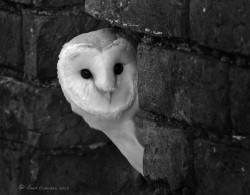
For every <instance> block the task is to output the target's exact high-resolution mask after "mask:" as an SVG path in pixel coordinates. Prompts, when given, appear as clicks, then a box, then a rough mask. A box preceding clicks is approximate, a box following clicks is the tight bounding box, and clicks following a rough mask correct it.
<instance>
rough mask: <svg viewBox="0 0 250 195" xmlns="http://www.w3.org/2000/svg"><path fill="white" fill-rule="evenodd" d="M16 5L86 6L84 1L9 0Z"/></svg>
mask: <svg viewBox="0 0 250 195" xmlns="http://www.w3.org/2000/svg"><path fill="white" fill-rule="evenodd" d="M8 1H11V2H15V3H21V4H26V5H33V6H36V7H61V6H72V5H84V0H53V1H49V0H35V1H34V0H8Z"/></svg>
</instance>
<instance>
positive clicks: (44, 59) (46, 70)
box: [23, 11, 108, 78]
mask: <svg viewBox="0 0 250 195" xmlns="http://www.w3.org/2000/svg"><path fill="white" fill-rule="evenodd" d="M107 25H108V24H107V23H106V22H100V21H97V20H95V19H93V18H92V17H90V16H87V15H86V14H80V15H51V16H44V15H36V14H34V13H31V12H28V11H26V12H24V15H23V34H24V49H25V66H24V71H25V73H26V74H28V75H32V76H37V77H39V78H51V77H56V75H57V69H56V65H57V61H58V55H59V52H60V50H61V48H62V46H63V44H64V43H66V42H68V41H69V40H70V39H72V38H73V37H75V36H77V35H79V34H81V33H84V32H88V31H91V30H94V29H98V28H102V27H106V26H107Z"/></svg>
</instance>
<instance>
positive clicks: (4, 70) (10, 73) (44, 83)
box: [0, 65, 60, 88]
mask: <svg viewBox="0 0 250 195" xmlns="http://www.w3.org/2000/svg"><path fill="white" fill-rule="evenodd" d="M0 76H3V77H12V78H15V79H16V80H18V81H21V82H25V83H28V84H30V85H32V86H34V87H40V88H60V85H59V82H58V80H57V78H51V79H40V78H37V77H33V76H31V75H27V74H25V73H23V72H22V71H18V70H15V69H13V68H10V67H9V66H8V67H7V66H4V65H0Z"/></svg>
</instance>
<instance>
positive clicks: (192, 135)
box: [139, 111, 250, 151]
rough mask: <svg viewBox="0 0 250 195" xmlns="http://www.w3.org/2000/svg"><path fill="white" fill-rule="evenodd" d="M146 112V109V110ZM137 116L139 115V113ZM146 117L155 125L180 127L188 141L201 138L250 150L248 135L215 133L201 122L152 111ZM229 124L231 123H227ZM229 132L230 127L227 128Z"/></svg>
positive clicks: (214, 130)
mask: <svg viewBox="0 0 250 195" xmlns="http://www.w3.org/2000/svg"><path fill="white" fill-rule="evenodd" d="M147 112H148V111H147ZM139 117H141V116H140V115H139ZM146 119H148V120H152V121H154V122H156V123H157V126H159V127H160V126H165V127H166V126H169V127H172V128H176V129H182V130H183V131H184V133H186V135H187V138H188V141H189V143H193V141H194V140H195V139H198V138H201V139H204V140H209V141H211V142H213V143H216V144H223V145H225V146H228V147H234V148H240V149H243V150H246V151H250V137H247V136H246V137H244V138H243V139H236V138H234V137H232V136H231V134H230V135H225V134H218V133H216V128H214V127H208V126H206V127H204V125H202V124H191V125H190V124H188V123H187V122H185V121H180V120H177V119H174V118H167V117H166V116H164V115H160V114H157V113H154V112H152V111H151V112H148V115H147V116H146ZM229 126H231V123H230V124H229ZM228 130H229V131H230V132H231V130H232V129H228Z"/></svg>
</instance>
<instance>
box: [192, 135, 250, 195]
mask: <svg viewBox="0 0 250 195" xmlns="http://www.w3.org/2000/svg"><path fill="white" fill-rule="evenodd" d="M194 152H195V171H196V177H197V182H198V186H197V192H196V194H197V195H211V194H220V195H228V194H230V195H245V194H249V193H250V153H249V151H245V150H242V149H240V148H233V147H228V146H225V145H222V144H218V143H212V142H209V141H206V140H202V139H198V140H196V141H195V142H194Z"/></svg>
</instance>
